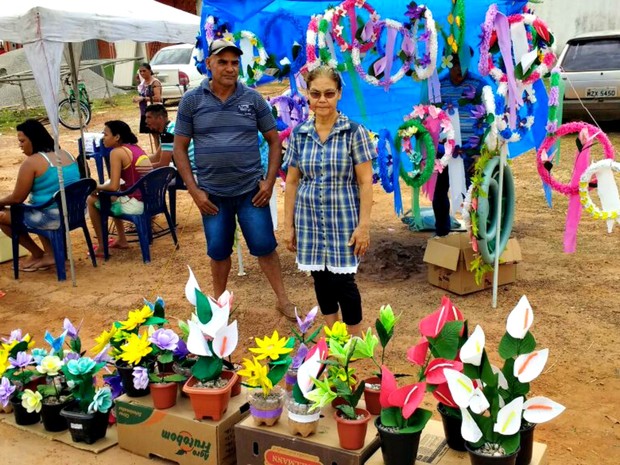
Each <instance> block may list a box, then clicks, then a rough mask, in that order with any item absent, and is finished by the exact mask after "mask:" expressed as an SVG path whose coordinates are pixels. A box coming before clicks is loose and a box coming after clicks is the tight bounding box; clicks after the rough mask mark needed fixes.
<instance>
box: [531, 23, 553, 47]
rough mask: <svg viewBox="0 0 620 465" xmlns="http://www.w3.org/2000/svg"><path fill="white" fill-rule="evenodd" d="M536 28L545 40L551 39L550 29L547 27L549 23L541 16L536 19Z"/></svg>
mask: <svg viewBox="0 0 620 465" xmlns="http://www.w3.org/2000/svg"><path fill="white" fill-rule="evenodd" d="M534 29H535V30H536V33H537V34H538V35H539V36H540V37H542V38H543V39H544V40H545V42H549V39H550V35H549V29H548V28H547V25H546V24H545V23H543V22H542V20H541V19H540V18H536V19H535V20H534Z"/></svg>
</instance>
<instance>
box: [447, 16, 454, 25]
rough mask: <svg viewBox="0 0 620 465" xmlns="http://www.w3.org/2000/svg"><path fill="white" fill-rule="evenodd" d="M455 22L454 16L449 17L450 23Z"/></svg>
mask: <svg viewBox="0 0 620 465" xmlns="http://www.w3.org/2000/svg"><path fill="white" fill-rule="evenodd" d="M453 22H454V16H453V15H452V13H450V14H449V15H448V23H450V24H452V23H453Z"/></svg>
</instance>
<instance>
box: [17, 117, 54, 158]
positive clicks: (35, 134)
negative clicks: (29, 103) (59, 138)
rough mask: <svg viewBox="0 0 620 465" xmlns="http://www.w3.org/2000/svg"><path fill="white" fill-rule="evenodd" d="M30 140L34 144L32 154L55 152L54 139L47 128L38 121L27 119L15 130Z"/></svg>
mask: <svg viewBox="0 0 620 465" xmlns="http://www.w3.org/2000/svg"><path fill="white" fill-rule="evenodd" d="M15 129H17V130H18V131H20V132H23V133H24V135H25V136H26V137H27V138H28V140H30V143H31V144H32V153H37V152H53V151H54V139H53V138H52V136H50V133H49V132H47V129H45V126H43V125H42V124H41V123H40V122H39V121H37V120H36V119H27V120H26V121H24V122H23V123H21V124H18V125H17V127H16V128H15Z"/></svg>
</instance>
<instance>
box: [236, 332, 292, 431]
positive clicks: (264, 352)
mask: <svg viewBox="0 0 620 465" xmlns="http://www.w3.org/2000/svg"><path fill="white" fill-rule="evenodd" d="M302 333H303V331H302ZM254 340H255V342H256V347H251V348H250V349H249V350H250V352H252V353H253V354H256V355H254V356H252V359H251V360H250V359H248V358H244V359H243V369H242V370H240V371H239V372H238V373H237V374H238V375H239V376H243V377H244V378H245V382H244V384H245V386H247V387H251V388H254V389H252V391H251V392H250V393H249V395H248V398H249V401H250V413H251V414H252V417H253V418H254V423H255V424H256V425H262V424H264V425H266V426H273V425H274V424H276V423H277V421H278V419H279V418H280V415H282V406H283V404H284V390H283V389H282V388H281V387H280V386H277V384H278V383H279V382H280V380H282V378H283V377H284V375H285V374H286V372H287V370H288V368H289V365H290V364H291V361H292V359H291V356H290V353H291V352H292V351H293V348H294V345H295V338H292V337H290V338H286V337H280V336H279V334H278V332H277V331H275V330H274V332H273V334H272V335H271V337H269V336H265V337H264V338H263V339H259V338H255V339H254Z"/></svg>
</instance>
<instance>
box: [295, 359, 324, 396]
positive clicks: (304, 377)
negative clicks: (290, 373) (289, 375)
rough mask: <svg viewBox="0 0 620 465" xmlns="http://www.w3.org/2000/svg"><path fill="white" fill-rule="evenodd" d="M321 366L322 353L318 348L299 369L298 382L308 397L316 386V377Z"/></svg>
mask: <svg viewBox="0 0 620 465" xmlns="http://www.w3.org/2000/svg"><path fill="white" fill-rule="evenodd" d="M321 366H322V364H321V354H320V353H319V351H318V350H317V351H315V352H314V354H312V357H310V358H309V359H308V360H306V361H305V362H304V363H302V364H301V366H300V367H299V369H298V370H297V384H298V385H299V389H300V390H301V392H302V393H303V395H304V397H306V395H307V394H308V393H309V392H310V391H311V390H312V388H313V387H314V379H316V377H317V376H318V375H319V372H320V371H321Z"/></svg>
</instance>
